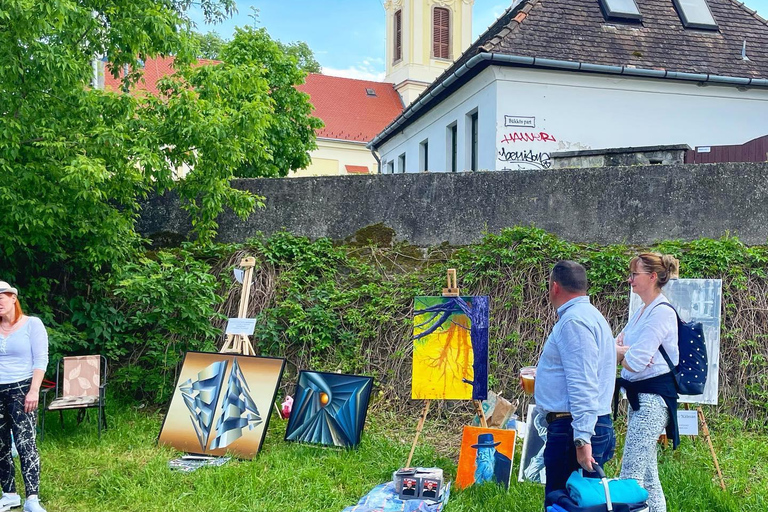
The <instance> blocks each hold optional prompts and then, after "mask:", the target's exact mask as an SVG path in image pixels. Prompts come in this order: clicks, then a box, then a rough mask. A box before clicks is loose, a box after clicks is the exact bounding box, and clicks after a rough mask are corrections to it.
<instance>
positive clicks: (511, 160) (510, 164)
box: [498, 147, 552, 171]
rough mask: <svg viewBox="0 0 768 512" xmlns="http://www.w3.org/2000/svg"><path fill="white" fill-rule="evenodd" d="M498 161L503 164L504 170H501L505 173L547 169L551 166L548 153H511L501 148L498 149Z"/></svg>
mask: <svg viewBox="0 0 768 512" xmlns="http://www.w3.org/2000/svg"><path fill="white" fill-rule="evenodd" d="M498 159H499V161H500V162H504V165H505V168H504V169H503V170H505V171H513V170H514V171H520V170H525V169H549V168H550V167H551V166H552V162H551V160H550V158H549V153H548V152H546V151H534V150H532V149H524V150H522V151H511V150H508V149H506V148H504V147H502V148H501V149H499V155H498Z"/></svg>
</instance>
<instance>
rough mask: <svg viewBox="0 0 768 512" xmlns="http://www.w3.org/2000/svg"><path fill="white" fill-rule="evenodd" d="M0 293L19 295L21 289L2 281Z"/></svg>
mask: <svg viewBox="0 0 768 512" xmlns="http://www.w3.org/2000/svg"><path fill="white" fill-rule="evenodd" d="M0 293H12V294H14V295H18V294H19V290H17V289H16V288H14V287H13V286H11V285H9V284H8V283H6V282H5V281H0Z"/></svg>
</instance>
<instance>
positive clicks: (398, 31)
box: [393, 10, 403, 62]
mask: <svg viewBox="0 0 768 512" xmlns="http://www.w3.org/2000/svg"><path fill="white" fill-rule="evenodd" d="M394 29H395V37H394V41H395V48H394V50H395V51H394V59H393V61H394V62H397V61H399V60H400V59H402V58H403V11H402V10H399V11H397V12H395V26H394Z"/></svg>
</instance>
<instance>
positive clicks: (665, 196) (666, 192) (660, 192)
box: [138, 163, 768, 246]
mask: <svg viewBox="0 0 768 512" xmlns="http://www.w3.org/2000/svg"><path fill="white" fill-rule="evenodd" d="M234 184H235V186H236V187H238V188H242V189H247V190H250V191H252V192H254V193H256V194H259V195H262V196H265V197H266V205H267V206H266V208H265V209H263V210H260V211H257V212H256V213H254V214H253V215H251V217H250V218H249V219H248V220H246V221H241V220H239V219H238V218H236V217H235V216H233V215H231V214H224V215H222V216H221V217H220V224H221V228H220V231H219V240H221V241H226V242H232V241H242V240H245V239H247V238H249V237H251V236H253V235H254V234H255V233H256V232H257V231H262V232H264V233H267V234H269V233H273V232H275V231H278V230H281V229H283V228H285V229H287V230H289V231H291V232H292V233H295V234H297V235H304V236H308V237H312V238H316V237H324V236H327V237H331V238H334V239H344V238H346V237H349V236H351V235H353V234H354V233H355V232H356V231H357V230H359V229H361V228H363V227H366V226H370V225H373V224H377V223H383V224H385V225H386V226H389V227H391V228H393V229H394V230H395V233H396V236H397V238H398V239H401V240H407V241H409V242H410V243H413V244H416V245H420V246H428V245H437V244H440V243H442V242H448V243H450V244H453V245H462V244H469V243H472V242H477V241H479V240H480V239H481V238H482V234H483V232H484V231H485V230H487V231H490V232H499V231H500V230H501V229H502V228H504V227H509V226H515V225H531V224H533V225H536V226H538V227H541V228H544V229H546V230H548V231H551V232H553V233H555V234H557V235H559V236H561V237H563V238H565V239H568V240H572V241H576V242H597V243H614V242H626V243H637V244H645V243H650V242H654V241H657V240H668V239H686V240H690V239H696V238H700V237H711V238H718V237H720V236H722V235H723V234H725V233H726V232H730V233H731V234H735V235H738V236H739V237H740V238H741V239H742V240H743V241H744V242H746V243H748V244H764V243H766V241H767V240H768V163H766V164H743V163H739V164H708V165H676V166H666V165H654V166H644V167H641V166H633V167H606V168H598V169H573V170H559V169H558V170H554V169H549V170H526V171H514V172H479V173H467V172H461V173H415V174H405V175H402V174H401V175H397V174H396V175H389V174H379V175H370V176H340V177H318V178H295V179H254V180H237V181H236V182H235V183H234ZM138 229H139V231H140V232H141V233H142V234H144V235H145V236H149V237H150V238H162V237H163V236H164V237H168V238H169V239H171V240H173V239H174V238H176V239H178V237H174V234H182V235H183V234H185V233H187V232H188V231H189V222H188V219H187V217H186V214H185V213H184V212H183V211H182V210H180V209H179V208H178V205H177V204H176V203H175V200H174V199H173V197H171V196H165V197H160V198H154V199H152V200H150V201H149V202H148V203H147V204H146V206H145V208H144V212H143V216H142V219H141V220H140V222H139V226H138ZM158 235H162V236H158Z"/></svg>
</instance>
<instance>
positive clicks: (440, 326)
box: [411, 297, 488, 400]
mask: <svg viewBox="0 0 768 512" xmlns="http://www.w3.org/2000/svg"><path fill="white" fill-rule="evenodd" d="M411 397H412V398H414V399H427V400H485V399H486V398H488V297H416V298H415V299H414V305H413V377H412V379H411Z"/></svg>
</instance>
